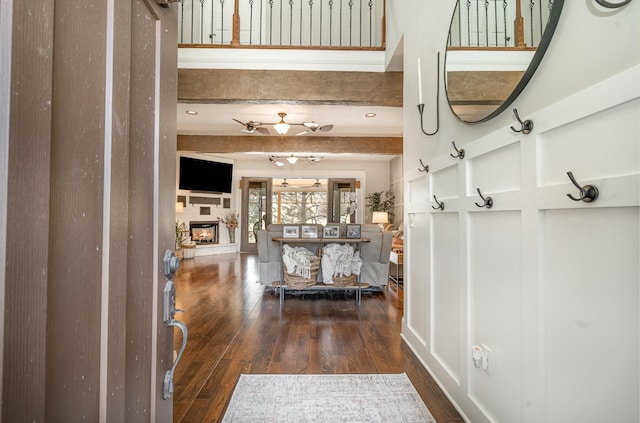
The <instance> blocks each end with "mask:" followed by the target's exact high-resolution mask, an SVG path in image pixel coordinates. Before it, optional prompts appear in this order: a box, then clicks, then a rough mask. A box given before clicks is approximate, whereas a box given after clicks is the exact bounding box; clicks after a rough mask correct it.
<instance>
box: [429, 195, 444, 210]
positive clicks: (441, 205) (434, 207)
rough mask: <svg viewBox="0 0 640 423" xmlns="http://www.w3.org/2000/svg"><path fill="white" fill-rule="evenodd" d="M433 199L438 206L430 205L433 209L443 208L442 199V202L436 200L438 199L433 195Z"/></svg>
mask: <svg viewBox="0 0 640 423" xmlns="http://www.w3.org/2000/svg"><path fill="white" fill-rule="evenodd" d="M433 199H434V200H435V202H436V204H437V205H438V207H436V206H431V208H432V209H434V210H444V201H443V202H440V201H438V199H437V198H436V196H435V195H434V196H433Z"/></svg>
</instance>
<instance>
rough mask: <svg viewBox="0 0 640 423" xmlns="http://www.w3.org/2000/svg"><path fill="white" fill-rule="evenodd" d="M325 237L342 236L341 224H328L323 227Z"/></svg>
mask: <svg viewBox="0 0 640 423" xmlns="http://www.w3.org/2000/svg"><path fill="white" fill-rule="evenodd" d="M322 237H323V238H340V226H338V225H327V226H325V227H324V228H323V229H322Z"/></svg>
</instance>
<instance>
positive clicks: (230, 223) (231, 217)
mask: <svg viewBox="0 0 640 423" xmlns="http://www.w3.org/2000/svg"><path fill="white" fill-rule="evenodd" d="M220 221H221V222H222V223H224V224H225V226H226V227H227V230H228V231H229V242H230V243H231V244H235V242H236V228H237V227H238V213H229V214H227V217H226V219H222V218H220Z"/></svg>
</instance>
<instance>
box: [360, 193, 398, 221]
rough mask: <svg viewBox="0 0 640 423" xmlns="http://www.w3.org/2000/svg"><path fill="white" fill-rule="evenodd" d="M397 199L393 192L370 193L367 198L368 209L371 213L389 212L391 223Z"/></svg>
mask: <svg viewBox="0 0 640 423" xmlns="http://www.w3.org/2000/svg"><path fill="white" fill-rule="evenodd" d="M395 199H396V196H395V194H394V193H393V191H390V190H386V191H378V192H370V193H369V194H367V196H366V197H365V200H366V203H367V208H368V209H369V211H371V212H387V213H388V214H389V221H393V205H394V201H395Z"/></svg>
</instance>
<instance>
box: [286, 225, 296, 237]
mask: <svg viewBox="0 0 640 423" xmlns="http://www.w3.org/2000/svg"><path fill="white" fill-rule="evenodd" d="M282 237H283V238H300V228H299V227H298V226H289V225H284V226H283V227H282Z"/></svg>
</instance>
